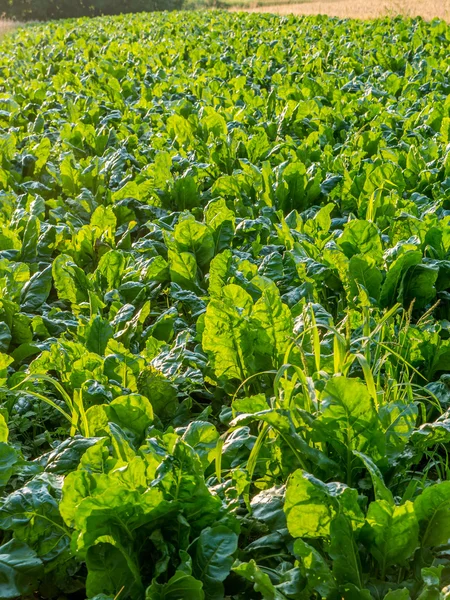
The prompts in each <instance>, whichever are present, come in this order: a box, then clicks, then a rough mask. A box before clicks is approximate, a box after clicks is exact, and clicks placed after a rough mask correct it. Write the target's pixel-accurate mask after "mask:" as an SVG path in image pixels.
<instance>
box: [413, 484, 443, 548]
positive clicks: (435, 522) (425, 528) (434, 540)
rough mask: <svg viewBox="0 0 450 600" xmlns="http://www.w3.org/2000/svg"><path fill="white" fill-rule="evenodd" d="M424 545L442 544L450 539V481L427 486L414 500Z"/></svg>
mask: <svg viewBox="0 0 450 600" xmlns="http://www.w3.org/2000/svg"><path fill="white" fill-rule="evenodd" d="M414 510H415V513H416V516H417V520H418V521H419V525H420V540H421V543H422V545H423V546H425V547H429V546H440V545H441V544H446V543H447V542H448V540H449V539H450V481H442V482H441V483H436V484H434V485H430V486H428V487H426V488H425V489H424V490H423V492H422V493H421V494H420V496H418V497H417V498H416V499H415V501H414Z"/></svg>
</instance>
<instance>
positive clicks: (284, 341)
mask: <svg viewBox="0 0 450 600" xmlns="http://www.w3.org/2000/svg"><path fill="white" fill-rule="evenodd" d="M252 320H255V321H256V322H257V327H256V331H257V336H258V337H257V340H256V344H257V345H258V346H257V347H258V350H259V352H260V353H262V354H269V355H270V356H271V359H272V364H273V366H274V367H275V368H278V367H280V366H281V365H282V364H283V360H284V355H285V353H286V350H287V348H288V346H289V345H290V343H291V336H292V330H293V328H294V322H293V318H292V315H291V311H290V310H289V308H288V306H286V304H283V303H282V302H281V298H280V292H279V291H278V288H277V287H276V285H275V284H274V283H272V282H271V283H270V285H268V286H267V287H266V288H265V289H264V290H263V293H262V296H261V298H260V299H259V300H258V301H257V302H256V304H255V306H254V308H253V312H252Z"/></svg>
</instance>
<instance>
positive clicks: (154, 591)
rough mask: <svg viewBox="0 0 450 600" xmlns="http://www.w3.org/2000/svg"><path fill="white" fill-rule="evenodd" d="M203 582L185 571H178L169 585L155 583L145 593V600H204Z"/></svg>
mask: <svg viewBox="0 0 450 600" xmlns="http://www.w3.org/2000/svg"><path fill="white" fill-rule="evenodd" d="M204 598H205V594H204V592H203V584H202V582H201V581H198V580H197V579H195V577H192V575H188V574H187V573H184V572H183V571H176V572H175V575H174V576H173V577H171V578H170V579H169V581H168V582H167V583H157V582H156V581H154V582H153V583H152V585H151V586H150V587H148V588H147V591H146V593H145V600H204Z"/></svg>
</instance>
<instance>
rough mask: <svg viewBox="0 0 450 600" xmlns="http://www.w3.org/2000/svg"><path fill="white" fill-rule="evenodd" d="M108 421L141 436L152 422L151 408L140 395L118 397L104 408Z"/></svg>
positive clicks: (146, 400) (147, 401)
mask: <svg viewBox="0 0 450 600" xmlns="http://www.w3.org/2000/svg"><path fill="white" fill-rule="evenodd" d="M106 412H107V414H108V415H109V419H110V420H111V421H113V422H115V423H117V424H118V425H120V426H121V427H125V428H127V429H131V430H132V431H134V432H136V434H137V435H139V436H140V435H143V433H144V431H145V429H146V428H147V427H148V426H149V425H151V423H152V422H153V408H152V405H151V403H150V402H149V400H148V399H147V398H145V397H144V396H141V395H140V394H127V395H126V396H119V397H117V398H114V400H113V401H112V402H111V403H110V404H109V405H108V406H107V407H106Z"/></svg>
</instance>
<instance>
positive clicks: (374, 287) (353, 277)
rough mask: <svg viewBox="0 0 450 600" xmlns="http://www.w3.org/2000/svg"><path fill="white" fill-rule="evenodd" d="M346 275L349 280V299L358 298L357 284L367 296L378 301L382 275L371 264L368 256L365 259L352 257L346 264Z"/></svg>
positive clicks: (356, 256)
mask: <svg viewBox="0 0 450 600" xmlns="http://www.w3.org/2000/svg"><path fill="white" fill-rule="evenodd" d="M348 275H349V280H350V294H351V298H350V299H353V298H354V297H355V296H358V294H359V290H358V284H359V285H362V286H363V287H364V288H365V289H366V290H367V293H368V294H369V296H371V297H372V298H374V299H375V300H378V299H379V297H380V291H381V282H382V280H383V275H382V273H381V271H380V270H379V269H378V268H377V267H376V266H374V265H373V264H371V259H370V255H369V256H368V257H367V258H366V257H362V256H358V255H355V256H352V257H351V259H350V262H349V264H348Z"/></svg>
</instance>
